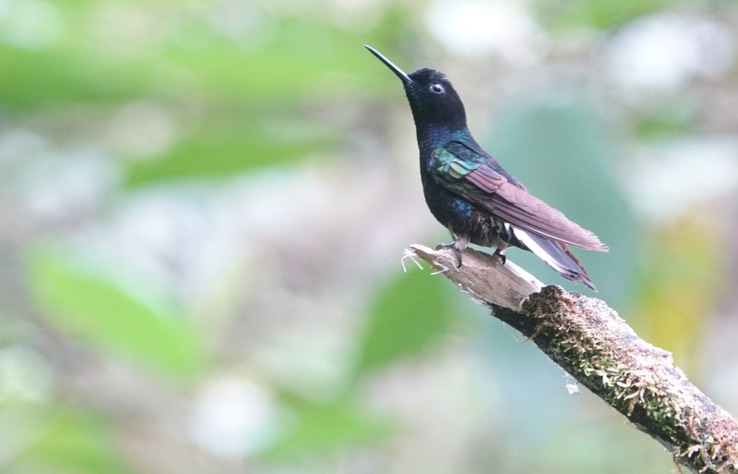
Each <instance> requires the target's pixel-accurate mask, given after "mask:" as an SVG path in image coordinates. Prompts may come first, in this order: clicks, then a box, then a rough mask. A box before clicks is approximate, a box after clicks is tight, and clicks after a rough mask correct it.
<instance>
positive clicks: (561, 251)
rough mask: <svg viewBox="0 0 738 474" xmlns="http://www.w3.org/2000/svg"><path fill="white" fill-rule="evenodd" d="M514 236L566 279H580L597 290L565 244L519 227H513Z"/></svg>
mask: <svg viewBox="0 0 738 474" xmlns="http://www.w3.org/2000/svg"><path fill="white" fill-rule="evenodd" d="M515 237H517V238H518V240H520V241H521V242H522V243H523V244H525V246H526V247H528V249H529V250H530V251H531V252H533V253H534V254H536V255H537V256H538V257H539V258H541V259H542V260H543V261H544V262H546V263H547V264H548V265H549V266H550V267H551V268H553V269H554V270H556V271H557V272H559V273H560V274H561V276H563V277H564V278H566V279H567V280H580V281H581V282H582V283H584V284H585V285H587V286H588V287H589V288H591V289H593V290H594V291H597V288H595V286H594V284H593V283H592V280H591V279H590V278H589V274H588V273H587V270H585V269H584V267H583V266H582V264H581V263H580V262H579V259H578V258H577V257H576V256H575V255H574V254H573V253H571V252H570V251H569V249H567V248H566V245H565V244H562V243H561V242H558V241H556V240H551V239H548V238H546V237H543V236H541V235H538V234H534V233H532V232H530V233H529V232H526V231H524V230H521V229H519V228H515Z"/></svg>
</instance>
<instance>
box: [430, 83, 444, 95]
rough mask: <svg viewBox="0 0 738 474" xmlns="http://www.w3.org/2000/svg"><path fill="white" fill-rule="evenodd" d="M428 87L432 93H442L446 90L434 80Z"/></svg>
mask: <svg viewBox="0 0 738 474" xmlns="http://www.w3.org/2000/svg"><path fill="white" fill-rule="evenodd" d="M429 89H430V91H431V92H433V93H434V94H443V93H444V92H446V89H444V88H443V86H442V85H441V84H438V83H436V82H434V83H433V84H431V85H430V88H429Z"/></svg>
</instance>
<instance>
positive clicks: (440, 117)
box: [366, 46, 466, 130]
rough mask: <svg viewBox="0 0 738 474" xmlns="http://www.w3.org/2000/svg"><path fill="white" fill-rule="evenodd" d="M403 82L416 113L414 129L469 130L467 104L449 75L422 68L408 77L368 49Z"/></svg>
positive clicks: (385, 59)
mask: <svg viewBox="0 0 738 474" xmlns="http://www.w3.org/2000/svg"><path fill="white" fill-rule="evenodd" d="M366 49H368V50H369V51H370V52H371V53H372V54H374V55H375V56H376V57H377V58H379V60H380V61H382V62H383V63H384V64H385V65H386V66H387V67H388V68H390V69H391V70H392V72H394V73H395V74H396V75H397V77H399V78H400V80H401V81H402V85H403V86H404V87H405V94H406V95H407V100H408V102H410V108H411V109H412V111H413V118H414V119H415V126H416V127H417V128H418V129H420V128H421V127H423V126H428V125H435V126H445V127H448V128H450V129H452V130H463V129H465V128H466V112H465V111H464V104H463V103H462V102H461V98H459V94H457V93H456V90H454V87H453V86H452V85H451V82H449V80H448V79H447V78H446V75H445V74H443V73H442V72H440V71H436V70H435V69H428V68H421V69H418V70H416V71H413V72H411V73H410V74H407V73H406V72H404V71H403V70H402V69H400V68H399V67H397V66H395V64H394V63H392V61H390V60H389V59H387V58H385V57H384V56H383V55H382V54H380V53H379V51H377V50H376V49H374V48H372V47H371V46H366Z"/></svg>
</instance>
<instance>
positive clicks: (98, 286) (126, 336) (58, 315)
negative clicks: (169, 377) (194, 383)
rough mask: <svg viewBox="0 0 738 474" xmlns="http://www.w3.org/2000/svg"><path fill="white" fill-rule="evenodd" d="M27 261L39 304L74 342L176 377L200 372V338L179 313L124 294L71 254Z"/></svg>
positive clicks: (41, 255)
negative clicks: (83, 343)
mask: <svg viewBox="0 0 738 474" xmlns="http://www.w3.org/2000/svg"><path fill="white" fill-rule="evenodd" d="M29 263H30V268H29V275H30V281H31V288H32V290H33V291H34V293H35V296H36V298H37V300H38V302H39V304H40V306H41V307H42V308H44V309H45V312H46V314H48V316H49V317H50V318H52V321H53V323H54V324H56V325H58V326H59V327H60V328H62V329H63V330H66V331H69V332H70V333H71V334H73V335H74V337H75V339H78V340H84V341H85V342H87V343H88V344H90V345H91V346H92V347H93V348H94V349H95V350H97V351H100V352H101V353H103V354H107V353H110V354H113V355H118V356H123V357H124V358H126V359H132V360H134V361H138V362H144V363H147V364H149V365H151V366H152V367H153V368H156V369H159V370H164V371H166V372H169V373H171V374H173V375H177V376H193V375H194V374H195V373H196V371H197V370H198V369H201V368H202V366H203V363H204V359H203V353H202V340H201V339H200V338H199V337H198V334H197V332H196V331H195V329H194V328H193V327H192V326H191V321H188V319H187V318H186V317H185V316H184V315H182V314H177V313H176V312H175V311H173V309H172V308H165V307H164V306H163V305H162V304H161V302H159V304H156V303H154V304H152V303H147V302H145V301H143V300H142V298H140V297H137V296H136V295H133V294H130V292H128V291H126V289H125V288H123V287H122V286H121V285H120V284H117V283H116V282H115V281H114V280H113V279H112V278H110V276H108V275H105V274H104V273H103V272H102V271H101V270H103V269H97V271H96V270H95V269H94V268H90V265H89V264H86V263H85V262H83V261H81V260H80V258H79V257H77V258H75V257H74V255H73V254H62V253H60V252H59V251H50V250H40V251H38V252H36V253H35V254H34V255H33V256H32V257H31V260H30V261H29Z"/></svg>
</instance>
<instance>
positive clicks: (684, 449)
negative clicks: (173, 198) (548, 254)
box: [410, 244, 738, 473]
mask: <svg viewBox="0 0 738 474" xmlns="http://www.w3.org/2000/svg"><path fill="white" fill-rule="evenodd" d="M410 248H411V250H412V252H413V253H414V254H415V255H416V256H417V257H419V258H421V259H423V260H425V261H426V262H428V263H429V264H431V266H433V268H435V269H436V270H438V271H441V272H442V273H443V275H445V276H446V277H447V278H449V279H450V280H451V281H453V282H454V283H456V284H457V285H458V286H459V287H460V288H461V290H462V291H464V292H465V293H468V294H469V295H470V296H471V297H473V298H474V299H475V300H476V301H478V302H480V303H482V304H484V305H487V306H488V307H490V308H491V309H492V314H493V315H494V316H495V317H496V318H498V319H500V320H501V321H504V322H505V323H507V324H509V325H510V326H512V327H513V328H515V329H517V330H518V331H520V333H522V334H523V335H524V336H526V337H527V338H529V339H530V340H531V341H533V342H534V343H535V344H536V345H537V346H538V347H539V348H540V349H541V350H542V351H543V352H544V353H545V354H546V355H547V356H548V357H549V358H551V360H553V361H554V362H556V363H557V364H558V365H560V366H561V367H562V368H563V369H564V370H566V371H567V372H568V373H569V374H571V375H572V376H573V377H574V378H576V379H577V380H578V381H579V383H581V384H582V385H584V386H585V387H587V388H588V389H589V390H590V391H592V393H594V394H595V395H597V396H598V397H600V398H601V399H602V400H604V401H605V403H607V404H608V405H610V406H611V407H612V408H614V409H615V410H617V411H619V412H620V413H622V414H623V415H624V416H625V417H626V418H627V419H628V420H629V421H630V422H631V423H632V424H633V426H635V427H636V428H638V429H639V430H641V431H643V432H645V433H647V434H649V435H650V436H651V437H652V438H654V439H655V440H657V441H658V442H660V443H661V444H662V445H663V446H664V447H665V448H666V449H667V450H669V451H670V452H671V453H672V455H673V457H674V460H675V462H676V463H678V464H680V465H683V466H685V467H687V468H689V469H690V470H692V471H693V472H700V473H736V472H738V422H736V420H735V418H733V417H732V416H731V415H730V414H728V413H727V412H726V411H725V410H723V409H722V408H721V407H720V406H718V405H717V404H715V403H714V402H713V401H712V400H710V398H709V397H707V396H706V395H705V394H704V393H702V392H701V391H700V390H699V389H698V388H697V387H695V386H694V385H692V384H691V383H690V382H689V380H687V377H686V376H685V375H684V372H682V371H681V370H680V369H679V368H677V367H674V364H673V360H672V357H671V354H670V353H669V352H667V351H664V350H662V349H659V348H657V347H655V346H653V345H651V344H649V343H648V342H646V341H644V340H642V339H640V338H639V337H638V335H637V334H636V333H635V332H634V331H633V329H632V328H631V327H630V326H628V324H627V323H626V322H625V321H624V320H623V319H622V318H621V317H620V316H618V314H617V313H616V312H615V311H614V310H613V309H611V308H610V307H608V305H607V304H606V303H605V302H604V301H602V300H599V299H596V298H587V297H585V296H582V295H579V294H577V293H569V292H566V291H565V290H563V289H562V288H561V287H558V286H546V287H543V285H542V284H541V283H540V282H539V281H538V280H536V279H535V278H534V277H532V276H531V275H530V274H528V273H526V272H525V271H523V270H521V269H520V268H519V267H517V266H515V265H514V264H512V262H510V261H509V260H508V261H507V262H506V263H505V265H502V264H501V263H500V262H499V261H498V260H497V259H495V258H494V257H492V256H491V255H489V254H486V253H483V252H478V251H475V250H473V249H467V250H465V251H464V254H463V265H462V266H461V267H460V268H458V269H457V268H456V267H455V261H456V259H455V256H454V255H453V253H452V252H451V251H450V250H439V251H435V250H431V249H429V248H427V247H424V246H421V245H417V244H415V245H412V246H411V247H410Z"/></svg>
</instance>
